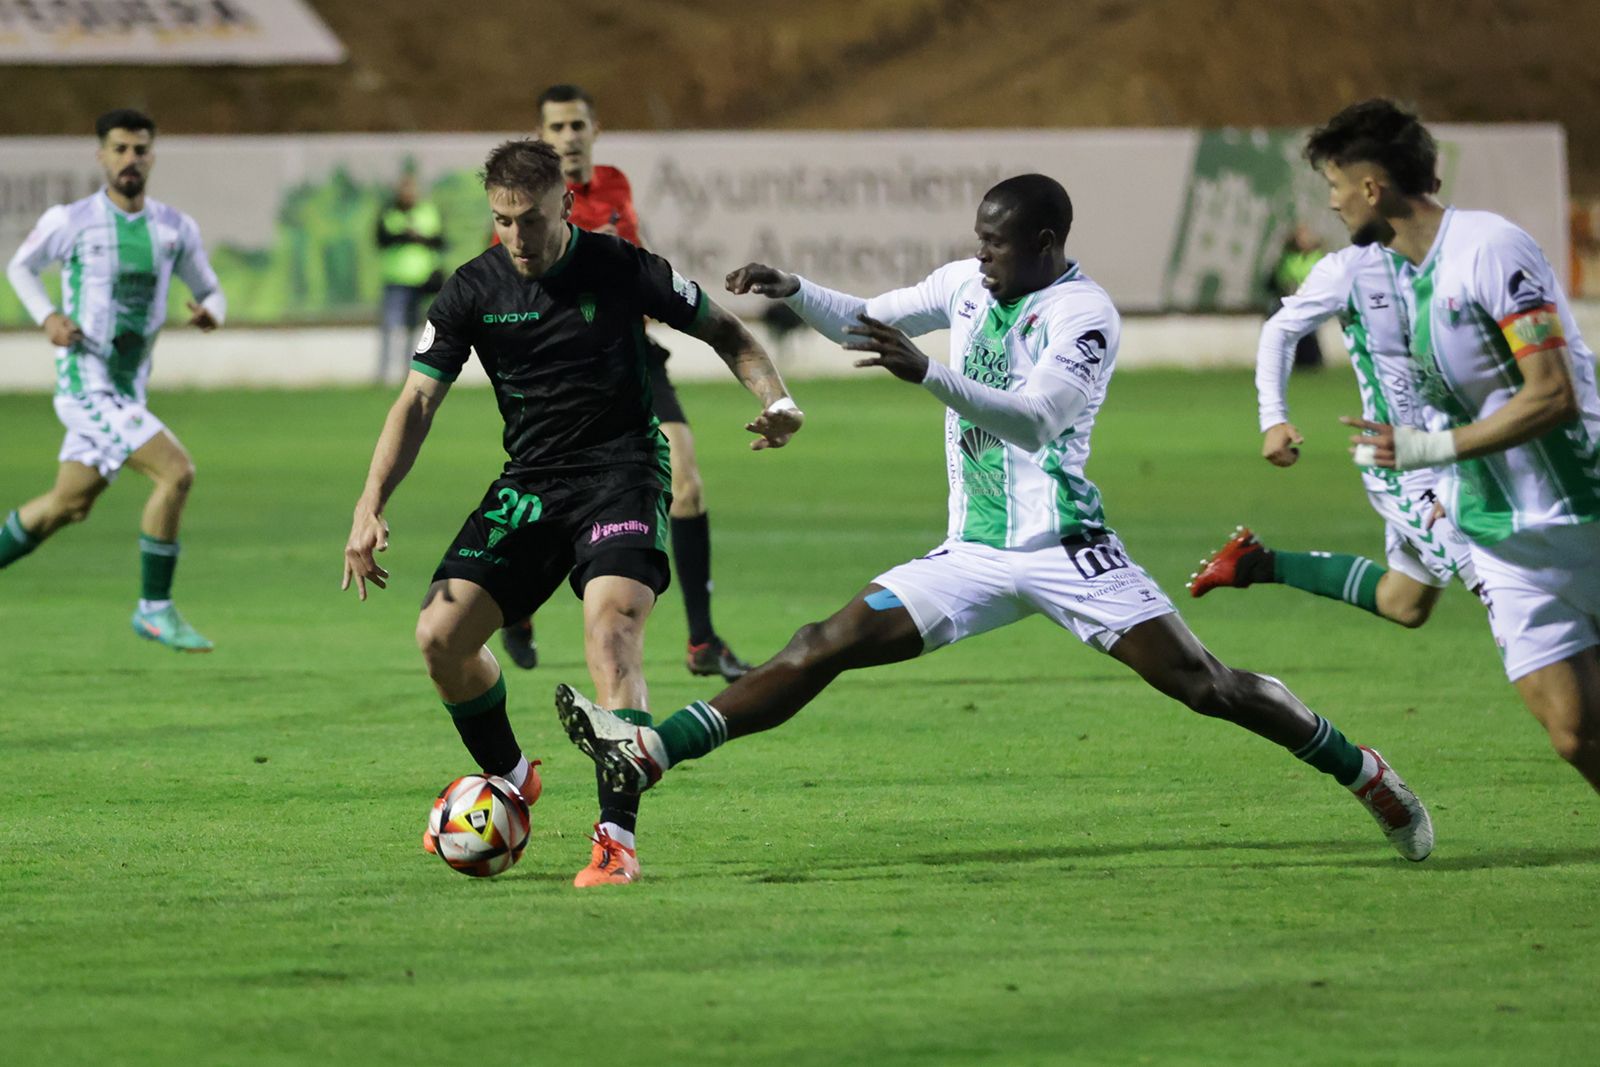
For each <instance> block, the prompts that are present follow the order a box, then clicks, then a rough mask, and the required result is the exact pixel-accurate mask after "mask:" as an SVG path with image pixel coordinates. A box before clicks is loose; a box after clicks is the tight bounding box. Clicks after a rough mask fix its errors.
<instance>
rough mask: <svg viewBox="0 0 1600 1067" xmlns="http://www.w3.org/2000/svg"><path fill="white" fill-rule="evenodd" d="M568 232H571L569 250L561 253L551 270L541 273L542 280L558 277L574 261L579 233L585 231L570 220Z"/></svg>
mask: <svg viewBox="0 0 1600 1067" xmlns="http://www.w3.org/2000/svg"><path fill="white" fill-rule="evenodd" d="M567 232H568V234H569V236H568V238H567V250H566V251H565V252H563V253H561V258H560V259H558V260H556V261H555V262H554V263H552V264H551V265H550V269H549V270H547V271H545V272H544V273H543V274H541V275H539V280H540V281H541V282H544V281H549V280H550V279H551V278H554V277H556V276H557V275H558V274H560V273H561V272H562V271H564V270H566V269H567V264H568V263H571V262H572V252H573V249H575V248H577V247H578V235H579V234H580V233H582V232H583V231H582V230H580V229H578V227H576V226H574V225H573V224H572V223H570V222H569V223H567Z"/></svg>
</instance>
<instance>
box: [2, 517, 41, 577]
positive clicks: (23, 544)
mask: <svg viewBox="0 0 1600 1067" xmlns="http://www.w3.org/2000/svg"><path fill="white" fill-rule="evenodd" d="M38 544H39V542H38V540H37V539H36V538H34V537H33V536H32V535H31V534H29V533H28V531H27V530H24V529H23V528H22V519H21V517H20V516H18V515H17V513H16V512H15V511H13V512H12V513H11V514H9V515H7V516H6V521H5V522H4V523H3V524H0V567H5V566H8V565H9V564H12V563H15V562H16V561H17V560H19V559H21V558H22V557H23V556H26V555H27V554H28V553H29V552H32V551H33V550H34V549H35V548H36V547H38Z"/></svg>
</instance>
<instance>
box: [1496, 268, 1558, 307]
mask: <svg viewBox="0 0 1600 1067" xmlns="http://www.w3.org/2000/svg"><path fill="white" fill-rule="evenodd" d="M1506 289H1507V291H1508V292H1510V294H1511V303H1512V304H1513V305H1514V306H1515V307H1516V309H1517V310H1518V311H1532V310H1533V309H1535V308H1537V307H1539V306H1540V305H1542V304H1545V303H1548V301H1549V298H1548V297H1546V296H1545V295H1544V290H1543V289H1541V288H1540V287H1539V283H1538V282H1536V281H1535V280H1534V279H1532V278H1530V277H1528V273H1527V272H1526V271H1521V270H1517V271H1512V272H1511V279H1510V280H1509V281H1508V282H1507V283H1506Z"/></svg>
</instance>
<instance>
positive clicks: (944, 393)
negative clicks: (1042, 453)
mask: <svg viewBox="0 0 1600 1067" xmlns="http://www.w3.org/2000/svg"><path fill="white" fill-rule="evenodd" d="M1041 369H1042V368H1041ZM922 385H923V388H925V389H927V390H928V392H930V393H932V394H933V395H934V396H936V397H938V398H939V400H940V401H941V402H942V403H943V404H944V406H945V407H947V408H949V409H950V410H952V411H954V412H955V413H956V414H957V415H960V416H962V417H963V418H965V419H966V420H967V421H968V422H970V423H972V424H973V425H974V426H978V427H981V428H983V429H985V430H988V431H989V432H990V433H992V434H994V435H995V436H996V437H998V438H1000V440H1002V441H1005V442H1006V443H1008V444H1013V445H1016V446H1017V447H1018V448H1020V449H1022V450H1024V451H1026V452H1037V451H1038V450H1039V449H1041V448H1043V447H1044V446H1045V445H1047V444H1049V443H1050V442H1051V441H1054V440H1055V439H1056V438H1058V437H1060V436H1061V435H1062V434H1064V433H1066V432H1067V428H1068V427H1070V426H1071V425H1072V423H1073V420H1074V419H1076V418H1077V417H1078V416H1079V415H1080V414H1082V413H1083V409H1084V408H1086V407H1088V406H1089V394H1088V393H1086V392H1084V390H1083V387H1082V386H1080V385H1078V383H1077V382H1075V381H1072V380H1070V379H1068V378H1066V377H1063V376H1061V375H1047V374H1038V373H1036V374H1035V375H1034V376H1033V377H1031V378H1029V379H1028V384H1027V385H1025V386H1023V387H1022V388H1021V389H1019V390H1017V391H1016V392H1007V391H1006V390H1003V389H995V388H992V387H990V386H987V385H983V384H981V383H979V382H975V381H973V380H972V379H971V378H967V377H965V376H963V375H960V374H957V373H956V372H955V371H953V370H951V369H950V368H949V367H946V366H945V365H944V364H942V363H940V362H938V361H937V360H929V361H928V376H927V377H926V378H924V379H923V381H922Z"/></svg>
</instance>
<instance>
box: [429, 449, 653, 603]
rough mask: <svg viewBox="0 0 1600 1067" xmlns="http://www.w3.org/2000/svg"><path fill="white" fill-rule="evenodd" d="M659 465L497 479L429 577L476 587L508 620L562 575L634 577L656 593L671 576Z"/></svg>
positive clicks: (579, 587) (546, 593) (570, 578)
mask: <svg viewBox="0 0 1600 1067" xmlns="http://www.w3.org/2000/svg"><path fill="white" fill-rule="evenodd" d="M671 503H672V492H671V489H670V487H669V485H668V484H667V483H666V482H665V478H664V474H663V472H662V471H661V470H660V469H659V468H656V467H652V466H648V465H644V464H633V463H628V464H619V465H617V466H615V467H612V468H609V469H607V470H604V471H597V472H593V473H584V474H568V473H564V474H561V475H559V476H556V475H551V476H547V477H527V476H522V477H516V478H509V477H502V478H498V479H496V480H495V481H494V483H493V484H492V485H490V486H489V491H488V492H487V493H485V494H484V497H483V502H482V503H481V504H479V505H478V507H477V508H476V509H475V510H474V511H473V512H472V514H471V515H469V516H467V521H466V522H465V523H464V524H463V525H462V527H461V532H460V533H458V534H457V535H456V539H455V540H454V541H453V542H451V544H450V548H449V549H448V550H447V551H446V552H445V554H444V559H443V560H441V561H440V563H439V567H438V569H437V570H435V571H434V572H433V580H434V581H435V582H437V581H441V580H443V579H445V578H461V579H464V580H466V581H469V582H472V583H473V584H474V585H478V586H481V587H482V588H483V589H485V590H486V591H487V592H488V593H489V595H490V596H492V597H494V600H495V603H497V604H499V605H500V610H501V612H502V613H503V614H504V616H505V618H506V620H507V621H508V622H514V621H516V620H518V619H524V618H527V616H528V615H530V614H532V613H533V612H534V611H536V610H537V609H538V608H539V606H540V605H542V604H543V603H544V602H545V601H546V600H549V599H550V597H551V595H552V594H554V593H555V591H556V588H557V587H558V586H559V585H560V584H561V581H562V579H566V580H567V582H568V584H569V585H570V586H571V587H572V593H573V595H574V596H576V597H578V598H579V599H580V600H581V599H582V598H583V591H584V588H585V586H587V585H588V584H589V582H590V580H591V579H594V578H598V577H601V576H603V575H615V576H618V577H623V578H632V579H634V580H635V581H637V582H640V583H641V584H643V585H646V586H648V587H650V589H652V590H654V591H655V593H656V595H657V596H660V595H661V594H662V593H663V592H665V591H666V588H667V586H668V585H669V584H670V583H671V573H672V572H671V568H670V567H669V565H668V562H667V508H668V507H669V506H670V505H671Z"/></svg>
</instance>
